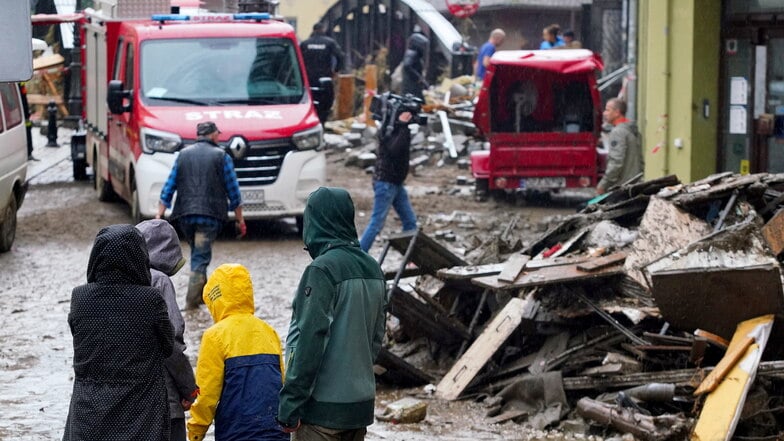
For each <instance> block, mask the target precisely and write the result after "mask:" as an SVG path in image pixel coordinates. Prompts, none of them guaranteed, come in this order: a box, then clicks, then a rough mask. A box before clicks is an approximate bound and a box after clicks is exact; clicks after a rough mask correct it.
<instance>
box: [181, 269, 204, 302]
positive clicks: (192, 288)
mask: <svg viewBox="0 0 784 441" xmlns="http://www.w3.org/2000/svg"><path fill="white" fill-rule="evenodd" d="M206 283H207V276H206V275H204V274H202V273H191V277H190V279H188V294H187V295H186V296H185V309H196V308H198V307H199V305H203V304H204V299H203V298H202V297H201V293H202V291H203V290H204V285H205V284H206Z"/></svg>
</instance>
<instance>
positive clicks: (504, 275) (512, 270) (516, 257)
mask: <svg viewBox="0 0 784 441" xmlns="http://www.w3.org/2000/svg"><path fill="white" fill-rule="evenodd" d="M529 260H531V256H526V255H525V254H512V255H511V256H510V257H509V259H507V260H506V262H504V270H503V271H501V274H499V275H498V280H500V281H502V282H513V281H514V279H516V278H517V276H518V275H519V274H520V271H522V270H523V268H524V267H525V264H526V263H528V261H529Z"/></svg>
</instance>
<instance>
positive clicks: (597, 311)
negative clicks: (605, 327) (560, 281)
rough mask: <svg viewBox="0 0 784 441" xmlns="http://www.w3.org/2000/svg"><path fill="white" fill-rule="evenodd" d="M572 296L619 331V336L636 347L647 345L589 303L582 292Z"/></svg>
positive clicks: (593, 304)
mask: <svg viewBox="0 0 784 441" xmlns="http://www.w3.org/2000/svg"><path fill="white" fill-rule="evenodd" d="M574 295H575V296H577V298H578V299H580V300H581V301H582V302H583V303H585V304H586V305H588V306H589V307H590V308H591V309H593V310H594V312H595V313H597V314H599V316H600V317H601V318H603V319H604V321H606V322H607V323H609V324H610V326H612V327H614V328H615V329H617V330H619V331H620V332H621V334H623V335H625V336H626V337H627V338H628V339H629V340H631V341H633V342H634V343H636V344H638V345H647V344H648V342H647V341H645V340H644V339H642V338H640V337H638V336H637V335H635V334H634V333H633V332H632V331H630V330H629V329H628V328H626V327H625V326H623V325H622V324H620V323H618V320H615V319H614V318H613V316H611V315H610V314H608V313H607V312H605V311H604V310H602V309H601V308H600V307H599V306H598V305H596V304H595V303H593V302H592V301H591V300H590V299H589V298H588V297H586V295H585V294H583V293H582V292H575V293H574Z"/></svg>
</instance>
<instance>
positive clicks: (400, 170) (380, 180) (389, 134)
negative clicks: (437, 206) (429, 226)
mask: <svg viewBox="0 0 784 441" xmlns="http://www.w3.org/2000/svg"><path fill="white" fill-rule="evenodd" d="M398 105H399V103H398ZM387 106H389V105H388V104H387ZM394 109H397V107H395V108H394ZM404 109H406V108H405V107H404ZM385 110H386V111H389V108H388V107H387V109H385ZM397 113H398V112H397V110H392V111H391V112H390V113H389V114H388V115H387V116H388V117H387V118H384V123H383V124H382V125H381V127H379V130H378V139H379V142H378V151H377V158H376V165H375V171H374V172H373V195H374V196H373V213H372V214H371V215H370V223H368V226H367V228H365V232H364V233H362V238H361V239H360V240H359V246H360V248H362V250H363V251H366V252H367V251H368V250H369V249H370V247H371V246H373V241H374V240H375V239H376V236H377V235H378V233H379V232H381V229H382V228H383V227H384V222H385V221H386V218H387V213H389V207H390V206H391V207H394V208H395V211H396V212H397V215H398V216H399V217H400V221H401V222H402V223H403V231H411V230H416V228H417V225H416V215H415V214H414V209H413V208H411V202H409V200H408V193H406V189H405V187H403V182H404V181H405V180H406V176H408V161H409V156H410V155H409V150H410V147H411V131H410V130H409V128H408V125H409V124H410V123H412V122H413V121H412V119H413V117H414V114H413V113H412V112H411V111H409V110H403V111H402V112H400V113H399V114H397ZM396 114H397V116H395V115H396ZM390 125H391V126H390Z"/></svg>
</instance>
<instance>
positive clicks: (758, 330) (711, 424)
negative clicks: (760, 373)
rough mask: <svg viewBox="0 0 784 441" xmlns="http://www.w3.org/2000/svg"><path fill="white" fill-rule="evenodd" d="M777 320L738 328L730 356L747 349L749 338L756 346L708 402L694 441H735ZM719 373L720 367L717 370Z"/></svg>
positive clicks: (749, 322) (755, 321) (762, 320)
mask: <svg viewBox="0 0 784 441" xmlns="http://www.w3.org/2000/svg"><path fill="white" fill-rule="evenodd" d="M773 320H774V316H773V315H772V314H770V315H765V316H762V317H757V318H754V319H751V320H746V321H745V322H743V323H740V324H739V325H738V328H737V330H736V332H735V335H734V336H733V337H732V341H731V342H730V350H729V351H728V354H729V353H730V352H734V349H735V348H736V347H739V346H740V347H742V346H743V345H745V344H746V342H747V340H748V338H749V337H752V339H753V340H754V343H752V344H751V345H750V346H748V347H747V348H746V351H745V353H744V355H743V356H742V358H741V359H740V360H739V361H738V362H736V363H734V367H733V368H732V370H731V371H730V372H729V373H728V374H727V377H726V379H725V381H722V382H721V384H719V385H718V387H717V388H716V389H715V390H714V391H713V392H711V393H710V394H709V395H708V397H707V398H706V399H705V404H704V405H703V407H702V411H701V412H700V417H699V418H698V419H697V424H696V425H695V426H694V431H693V432H692V436H691V440H693V441H697V440H711V441H712V440H717V441H719V440H724V441H729V440H730V439H732V436H733V434H734V433H735V428H736V427H737V425H738V421H739V420H740V416H741V411H742V410H743V405H744V403H745V402H746V396H747V394H748V392H749V389H750V388H751V386H752V384H753V383H754V378H755V377H756V374H757V370H758V368H759V365H760V359H761V358H762V352H763V351H764V350H765V346H766V345H767V343H768V338H769V337H770V331H771V329H772V328H773ZM722 361H723V359H722ZM718 369H719V366H717V367H716V370H718ZM716 370H714V372H715V371H716ZM711 374H713V372H711ZM709 377H710V375H709ZM706 379H707V378H706Z"/></svg>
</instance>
